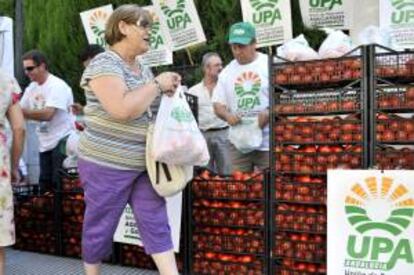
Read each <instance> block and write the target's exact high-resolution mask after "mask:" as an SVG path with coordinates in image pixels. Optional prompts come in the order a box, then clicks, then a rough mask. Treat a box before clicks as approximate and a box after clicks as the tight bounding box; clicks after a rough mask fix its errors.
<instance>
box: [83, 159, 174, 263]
mask: <svg viewBox="0 0 414 275" xmlns="http://www.w3.org/2000/svg"><path fill="white" fill-rule="evenodd" d="M78 169H79V176H80V179H81V182H82V185H83V188H84V197H85V204H86V209H85V218H84V222H83V232H82V257H83V260H84V261H85V262H86V263H89V264H97V263H100V262H101V261H102V260H103V259H105V258H107V257H108V256H109V255H110V253H111V250H112V239H113V235H114V233H115V230H116V227H117V225H118V222H119V218H120V217H121V214H122V212H123V210H124V208H125V206H126V204H127V203H129V204H130V205H131V208H132V211H133V213H134V217H135V220H136V223H137V227H138V230H139V232H140V235H141V238H142V242H143V243H144V248H145V252H146V253H147V254H155V253H161V252H165V251H168V250H171V249H172V248H173V244H172V240H171V230H170V226H169V224H168V216H167V208H166V202H165V199H164V198H163V197H160V196H159V195H158V194H157V193H156V192H155V191H154V189H153V188H152V186H151V182H150V179H149V177H148V175H147V172H138V171H133V170H120V169H115V168H110V167H106V166H102V165H99V164H96V163H93V162H90V161H86V160H82V159H79V161H78Z"/></svg>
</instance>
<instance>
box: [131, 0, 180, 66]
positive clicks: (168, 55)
mask: <svg viewBox="0 0 414 275" xmlns="http://www.w3.org/2000/svg"><path fill="white" fill-rule="evenodd" d="M143 8H144V9H146V10H147V11H149V13H150V14H151V17H152V28H151V34H150V50H149V51H148V52H146V53H145V54H144V55H141V56H140V57H139V59H140V61H141V63H142V64H144V65H147V66H149V67H156V66H162V65H169V64H172V63H173V54H172V51H171V49H170V48H169V47H168V43H167V40H166V39H167V38H166V34H165V32H163V30H162V29H161V26H160V19H159V16H158V15H157V14H156V12H155V9H154V7H153V6H146V7H143Z"/></svg>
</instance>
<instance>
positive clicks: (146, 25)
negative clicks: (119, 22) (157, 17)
mask: <svg viewBox="0 0 414 275" xmlns="http://www.w3.org/2000/svg"><path fill="white" fill-rule="evenodd" d="M137 26H138V27H141V28H143V29H151V27H152V22H150V21H148V20H147V19H142V20H138V21H137Z"/></svg>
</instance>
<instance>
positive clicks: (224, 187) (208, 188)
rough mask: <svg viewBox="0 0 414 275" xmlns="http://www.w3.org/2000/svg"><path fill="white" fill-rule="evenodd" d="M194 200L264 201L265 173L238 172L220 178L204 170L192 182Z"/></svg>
mask: <svg viewBox="0 0 414 275" xmlns="http://www.w3.org/2000/svg"><path fill="white" fill-rule="evenodd" d="M191 187H192V195H193V197H194V198H204V199H227V200H253V201H255V200H264V199H265V182H264V173H259V172H258V173H242V172H237V173H234V175H232V176H220V175H216V174H214V173H212V172H211V171H208V170H204V171H203V172H201V173H200V174H199V175H198V176H196V177H195V178H194V179H193V181H192V185H191Z"/></svg>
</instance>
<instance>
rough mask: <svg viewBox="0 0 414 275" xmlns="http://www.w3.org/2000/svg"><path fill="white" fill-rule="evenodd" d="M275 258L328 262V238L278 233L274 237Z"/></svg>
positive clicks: (304, 234)
mask: <svg viewBox="0 0 414 275" xmlns="http://www.w3.org/2000/svg"><path fill="white" fill-rule="evenodd" d="M274 239H275V240H274V242H275V246H274V248H273V256H274V257H275V258H291V259H301V260H306V261H311V262H320V263H324V262H326V250H327V247H326V236H322V235H317V234H307V233H290V232H278V233H277V234H275V236H274Z"/></svg>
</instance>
